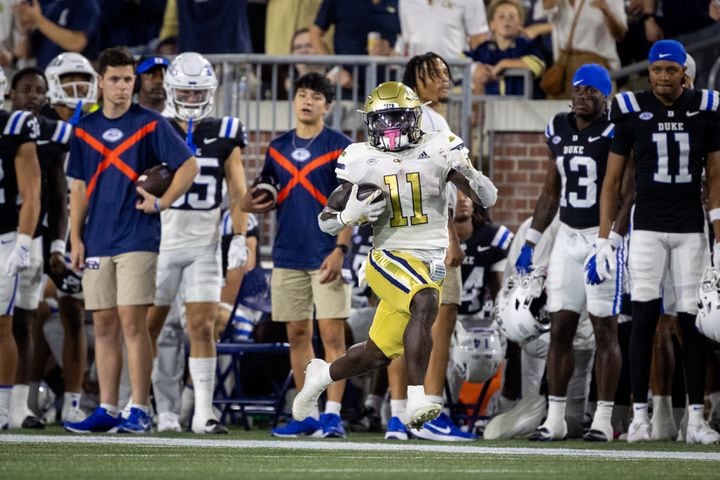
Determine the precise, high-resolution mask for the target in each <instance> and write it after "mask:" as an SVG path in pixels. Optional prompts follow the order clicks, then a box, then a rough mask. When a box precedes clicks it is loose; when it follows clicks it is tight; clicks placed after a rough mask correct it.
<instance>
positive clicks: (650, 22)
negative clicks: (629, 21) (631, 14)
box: [640, 0, 717, 43]
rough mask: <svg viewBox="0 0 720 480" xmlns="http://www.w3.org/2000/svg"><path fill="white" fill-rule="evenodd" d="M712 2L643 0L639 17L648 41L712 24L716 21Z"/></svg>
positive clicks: (698, 0) (697, 0) (696, 0)
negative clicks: (713, 15) (713, 16)
mask: <svg viewBox="0 0 720 480" xmlns="http://www.w3.org/2000/svg"><path fill="white" fill-rule="evenodd" d="M713 3H714V0H710V2H708V0H663V1H662V2H658V1H657V0H644V1H643V2H642V6H641V8H642V10H641V12H642V13H641V14H640V18H641V19H642V21H643V23H644V26H645V36H646V37H647V40H648V42H650V43H653V42H656V41H657V40H660V39H662V38H673V37H677V36H678V35H682V34H684V33H691V32H695V31H697V30H700V29H701V28H704V27H707V26H710V25H712V24H713V23H715V21H716V20H715V19H713V18H712V12H713V6H712V5H713ZM716 8H717V7H716Z"/></svg>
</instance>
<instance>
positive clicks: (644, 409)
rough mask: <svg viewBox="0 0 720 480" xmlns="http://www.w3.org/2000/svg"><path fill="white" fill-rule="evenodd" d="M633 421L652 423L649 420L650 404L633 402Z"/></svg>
mask: <svg viewBox="0 0 720 480" xmlns="http://www.w3.org/2000/svg"><path fill="white" fill-rule="evenodd" d="M632 421H633V423H650V422H649V421H648V404H647V403H633V420H632Z"/></svg>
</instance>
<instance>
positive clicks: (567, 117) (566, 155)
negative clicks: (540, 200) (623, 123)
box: [545, 113, 614, 228]
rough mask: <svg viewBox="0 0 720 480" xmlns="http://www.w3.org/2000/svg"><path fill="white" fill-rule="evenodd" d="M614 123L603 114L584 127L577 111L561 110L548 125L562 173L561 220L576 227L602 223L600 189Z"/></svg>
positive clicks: (559, 169)
mask: <svg viewBox="0 0 720 480" xmlns="http://www.w3.org/2000/svg"><path fill="white" fill-rule="evenodd" d="M613 135H614V125H613V124H612V123H610V122H609V121H608V120H607V119H605V118H603V119H600V120H598V121H596V122H593V123H592V124H590V125H588V126H587V127H586V128H584V129H582V130H578V128H577V119H576V118H575V114H574V113H558V114H557V115H555V116H554V117H553V119H552V120H550V123H548V126H547V128H546V129H545V137H546V138H547V144H548V147H549V148H550V151H551V152H552V154H553V157H554V159H555V164H556V165H557V170H558V173H559V174H560V185H561V191H560V221H562V222H563V223H565V224H566V225H569V226H570V227H573V228H589V227H597V226H598V225H599V224H600V206H599V204H600V190H601V188H602V184H603V178H604V177H605V168H606V166H607V158H608V152H609V151H610V145H611V143H612V138H613Z"/></svg>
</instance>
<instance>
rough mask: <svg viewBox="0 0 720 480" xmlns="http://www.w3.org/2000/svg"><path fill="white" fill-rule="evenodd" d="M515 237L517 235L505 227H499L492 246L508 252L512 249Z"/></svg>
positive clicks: (491, 243)
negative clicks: (511, 244)
mask: <svg viewBox="0 0 720 480" xmlns="http://www.w3.org/2000/svg"><path fill="white" fill-rule="evenodd" d="M514 236H515V235H514V234H513V233H512V232H511V231H510V229H509V228H507V227H506V226H505V225H499V226H498V227H497V232H495V236H494V237H493V239H492V241H491V242H490V245H491V246H493V247H495V248H499V249H500V250H507V249H508V248H510V243H512V239H513V237H514Z"/></svg>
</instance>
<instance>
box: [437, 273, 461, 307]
mask: <svg viewBox="0 0 720 480" xmlns="http://www.w3.org/2000/svg"><path fill="white" fill-rule="evenodd" d="M461 292H462V272H461V271H460V267H447V273H446V274H445V281H444V282H443V286H442V290H441V293H442V302H441V303H442V304H443V305H451V304H452V305H457V306H460V293H461Z"/></svg>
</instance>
